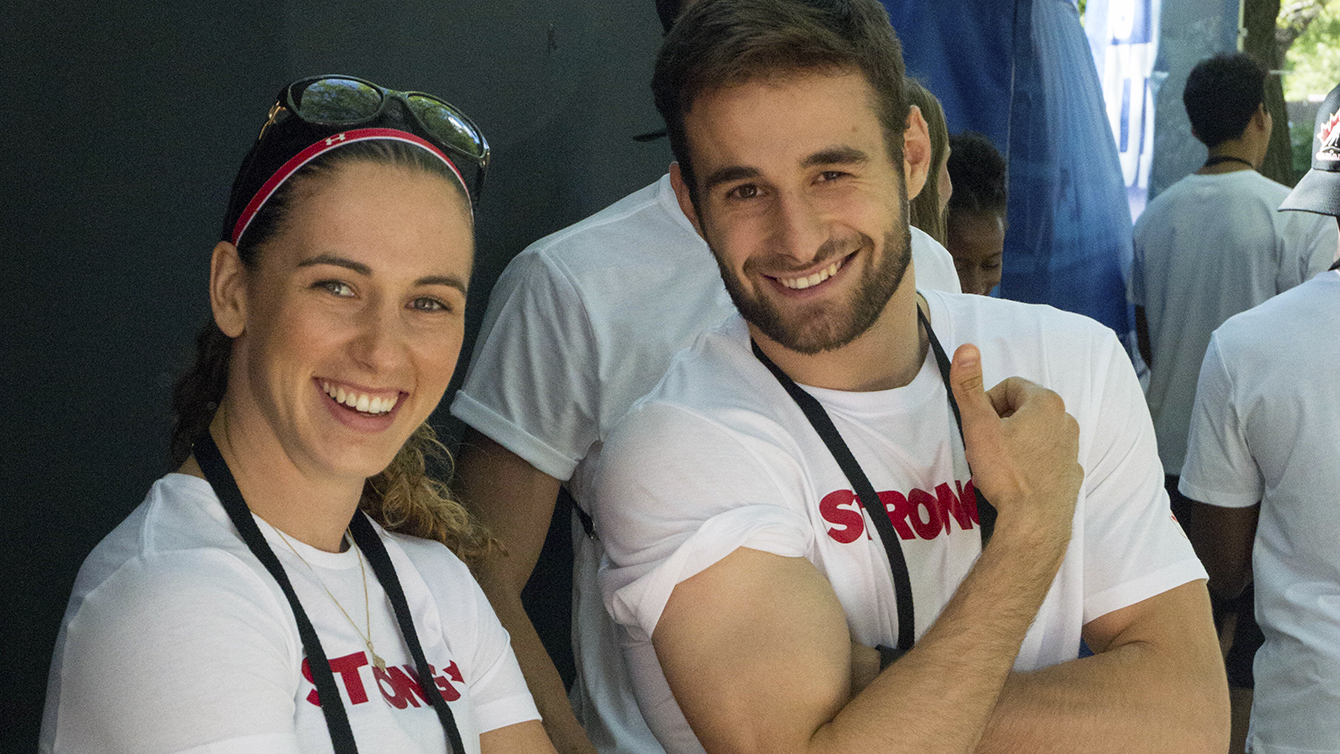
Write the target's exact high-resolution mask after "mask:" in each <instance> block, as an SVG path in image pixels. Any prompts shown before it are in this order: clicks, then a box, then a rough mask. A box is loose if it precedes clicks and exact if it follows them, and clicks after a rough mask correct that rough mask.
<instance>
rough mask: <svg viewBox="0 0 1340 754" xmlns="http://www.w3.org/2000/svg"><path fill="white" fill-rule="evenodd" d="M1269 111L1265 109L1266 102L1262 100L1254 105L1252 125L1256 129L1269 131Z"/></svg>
mask: <svg viewBox="0 0 1340 754" xmlns="http://www.w3.org/2000/svg"><path fill="white" fill-rule="evenodd" d="M1271 125H1272V124H1271V123H1270V111H1268V110H1266V103H1264V102H1262V103H1261V104H1259V105H1257V106H1256V112H1254V113H1252V126H1254V127H1255V128H1257V129H1258V130H1261V131H1265V132H1266V133H1270V126H1271Z"/></svg>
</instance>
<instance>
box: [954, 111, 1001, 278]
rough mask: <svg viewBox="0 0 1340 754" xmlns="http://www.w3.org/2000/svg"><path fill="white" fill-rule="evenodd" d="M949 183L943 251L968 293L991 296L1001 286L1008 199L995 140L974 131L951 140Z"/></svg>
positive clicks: (955, 135)
mask: <svg viewBox="0 0 1340 754" xmlns="http://www.w3.org/2000/svg"><path fill="white" fill-rule="evenodd" d="M949 149H950V152H949V160H948V164H947V168H948V172H949V178H950V180H951V181H952V182H953V184H954V193H953V196H951V197H950V198H949V214H948V217H947V219H946V225H947V226H948V227H947V240H946V242H945V247H946V248H948V249H949V254H950V255H951V256H953V257H954V269H956V270H957V271H958V279H959V283H960V284H961V285H962V286H963V292H964V293H976V294H978V295H981V296H987V295H990V293H991V291H992V290H993V289H994V288H995V287H996V286H997V285H1000V268H1001V260H1002V259H1003V257H1004V255H1005V229H1006V227H1007V223H1006V219H1005V211H1006V206H1007V203H1008V199H1009V196H1008V194H1007V189H1006V187H1007V186H1008V185H1009V184H1008V177H1007V175H1006V169H1005V158H1004V157H1002V156H1001V154H1000V152H999V151H998V150H997V149H996V146H995V145H994V144H992V143H991V140H990V139H988V138H987V137H985V136H983V135H982V134H979V133H976V132H973V131H964V132H963V133H959V134H954V135H953V136H951V137H949Z"/></svg>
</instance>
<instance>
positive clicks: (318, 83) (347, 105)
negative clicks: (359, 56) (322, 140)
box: [256, 76, 489, 203]
mask: <svg viewBox="0 0 1340 754" xmlns="http://www.w3.org/2000/svg"><path fill="white" fill-rule="evenodd" d="M393 101H394V102H398V103H400V105H401V109H402V110H403V112H404V113H405V114H406V115H407V116H408V118H409V119H412V120H413V122H414V124H415V125H417V126H418V127H419V129H420V130H421V131H422V132H423V134H422V135H424V136H426V137H427V138H428V139H430V140H431V141H432V142H433V143H435V144H436V145H438V146H440V147H442V148H443V149H445V150H446V151H448V152H449V153H451V154H453V155H456V156H458V157H464V158H466V159H467V160H469V161H470V162H471V163H472V164H473V165H474V166H475V177H474V182H473V183H474V186H473V187H472V188H471V190H470V198H471V201H473V202H476V203H477V202H478V201H479V191H480V189H481V188H483V186H484V174H485V173H486V172H487V171H488V165H489V144H488V141H486V140H485V139H484V134H483V132H481V131H480V130H479V127H478V126H476V125H475V124H474V121H472V120H470V118H469V117H468V116H466V114H465V113H463V112H461V111H460V110H458V109H457V108H456V107H455V106H453V105H452V104H451V103H449V102H446V101H445V100H442V99H439V98H437V97H434V96H433V95H431V94H425V93H424V92H400V91H396V90H394V89H387V88H385V87H382V86H378V85H377V84H374V83H372V82H371V81H367V80H366V79H360V78H356V77H354V76H310V77H308V78H305V79H299V80H297V81H295V82H293V83H291V84H289V85H288V86H286V87H284V89H283V91H281V92H280V93H279V97H278V99H277V101H276V102H275V104H274V106H273V107H271V108H270V117H269V119H268V120H267V121H266V122H265V126H264V127H262V128H261V133H260V135H259V136H257V137H256V139H257V141H260V140H261V139H263V138H265V132H266V130H268V129H269V127H270V126H271V125H273V124H274V123H277V122H278V119H279V118H281V116H282V114H283V113H284V112H287V113H288V114H289V117H296V118H298V119H299V120H301V121H303V122H304V123H308V124H311V125H315V126H323V127H331V128H353V127H356V126H362V125H366V124H369V123H372V122H373V121H376V120H378V119H379V118H381V117H382V116H383V115H384V114H385V112H386V106H387V104H388V103H390V102H393Z"/></svg>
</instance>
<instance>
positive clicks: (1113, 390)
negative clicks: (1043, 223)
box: [1080, 332, 1206, 623]
mask: <svg viewBox="0 0 1340 754" xmlns="http://www.w3.org/2000/svg"><path fill="white" fill-rule="evenodd" d="M1091 370H1092V372H1091V373H1092V374H1093V375H1095V378H1094V379H1095V383H1094V385H1093V394H1092V398H1091V400H1093V401H1097V406H1096V410H1097V417H1096V420H1095V421H1093V422H1092V423H1091V424H1089V426H1091V427H1092V429H1091V430H1089V433H1088V437H1087V438H1084V437H1082V438H1081V459H1080V462H1081V465H1082V466H1083V467H1084V490H1085V511H1084V530H1083V532H1084V533H1083V547H1084V558H1083V562H1084V584H1085V588H1084V622H1085V623H1088V622H1089V621H1092V620H1094V619H1095V618H1098V617H1101V616H1103V615H1106V614H1107V613H1110V612H1112V611H1114V610H1118V609H1121V608H1123V607H1127V606H1129V605H1133V604H1135V603H1137V602H1140V601H1143V600H1145V599H1148V598H1150V597H1153V596H1155V595H1157V594H1161V593H1163V592H1165V591H1167V590H1169V589H1172V588H1174V587H1176V586H1180V585H1181V584H1185V583H1187V582H1189V581H1194V580H1196V579H1203V578H1205V577H1206V576H1205V569H1204V568H1203V567H1202V566H1201V564H1200V561H1199V560H1198V559H1197V558H1196V555H1195V552H1194V551H1193V550H1192V549H1191V543H1190V542H1189V541H1188V540H1187V538H1186V536H1185V535H1184V534H1183V533H1182V529H1181V527H1180V526H1179V525H1178V524H1177V522H1176V520H1175V519H1173V517H1172V512H1171V510H1170V508H1169V505H1168V494H1167V492H1166V491H1165V489H1164V486H1163V484H1164V479H1163V466H1162V464H1161V463H1160V462H1159V457H1158V446H1157V445H1156V443H1155V440H1154V426H1153V422H1152V421H1151V420H1150V417H1149V411H1148V409H1147V408H1146V407H1145V399H1144V395H1143V393H1142V392H1141V390H1140V384H1139V382H1138V381H1137V379H1136V377H1135V372H1134V370H1133V369H1132V367H1131V364H1130V361H1129V359H1127V358H1126V355H1125V352H1124V351H1122V350H1121V347H1120V345H1118V343H1117V341H1116V338H1115V337H1114V336H1112V335H1111V333H1110V332H1108V333H1106V334H1105V336H1104V338H1103V339H1102V341H1101V344H1097V345H1095V347H1094V350H1093V356H1092V366H1091ZM1081 426H1082V427H1083V426H1085V422H1084V421H1083V420H1082V419H1081Z"/></svg>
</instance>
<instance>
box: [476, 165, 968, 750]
mask: <svg viewBox="0 0 1340 754" xmlns="http://www.w3.org/2000/svg"><path fill="white" fill-rule="evenodd" d="M912 258H913V268H914V275H915V276H916V280H917V281H918V283H919V284H920V287H923V288H926V287H930V288H943V289H945V290H953V291H956V292H957V291H958V290H959V281H958V274H957V273H956V272H955V271H954V259H953V257H951V256H950V255H949V252H948V251H946V250H945V248H944V247H943V246H940V245H939V244H938V243H936V242H935V241H934V240H933V239H931V237H930V236H928V235H926V234H925V233H923V232H922V231H920V230H918V229H917V228H912ZM734 313H735V305H734V304H732V303H731V300H730V297H729V296H728V295H727V293H726V288H725V286H724V285H723V284H722V282H721V273H720V271H719V270H718V268H717V265H716V261H715V260H714V259H713V257H712V252H711V251H710V250H709V249H708V248H707V244H706V243H704V242H703V240H702V239H701V238H700V237H699V236H698V234H697V232H696V231H694V229H693V225H692V224H690V223H689V220H688V218H687V217H685V216H684V213H683V212H682V211H681V210H680V208H679V204H678V202H677V201H676V200H675V193H674V190H673V189H672V188H671V186H670V176H668V175H666V176H662V177H661V179H660V180H659V181H657V182H656V183H653V184H652V185H650V186H647V187H645V188H643V189H641V190H639V191H636V192H634V193H633V194H630V195H629V196H627V197H624V198H623V199H621V200H619V201H618V202H616V203H615V204H613V205H611V206H609V207H607V208H605V209H603V210H601V211H600V212H598V213H596V214H595V215H592V216H591V217H588V218H586V219H585V220H582V221H581V222H579V223H577V224H575V225H573V226H571V227H568V228H566V229H564V230H561V231H559V232H557V233H554V234H553V235H550V236H546V237H545V238H542V239H540V240H539V241H536V242H535V243H534V244H531V245H530V246H529V247H527V248H526V250H525V251H523V252H521V253H520V254H518V255H517V256H516V258H514V259H513V260H512V261H511V262H510V263H509V264H508V265H507V269H506V270H504V271H503V274H502V276H501V277H499V278H498V282H497V284H496V285H495V286H494V288H493V293H492V295H491V296H490V298H489V305H488V310H487V312H486V313H485V315H484V322H483V325H482V326H481V328H480V332H479V340H478V342H477V345H476V347H475V352H474V355H473V357H472V358H471V360H470V367H469V371H468V372H467V373H466V378H465V383H464V385H463V386H462V387H461V390H460V392H458V393H457V394H456V397H455V399H454V400H453V402H452V404H451V413H452V415H454V416H456V417H457V418H459V419H461V420H462V421H464V422H465V423H466V424H469V425H470V426H471V427H474V428H475V429H476V430H478V431H479V432H481V433H483V434H484V435H486V436H488V437H489V438H491V439H492V440H494V441H495V442H497V443H499V444H500V445H502V446H503V447H505V448H507V449H508V450H509V451H511V452H513V453H515V454H516V455H518V456H520V457H521V458H523V459H525V460H526V461H527V462H528V463H530V464H531V465H532V466H534V467H535V468H536V469H539V470H540V471H542V472H544V473H545V474H548V475H549V476H552V477H554V478H556V479H561V480H565V482H566V484H567V487H568V491H569V492H570V493H571V494H572V497H573V499H574V500H576V501H577V504H578V505H579V506H581V507H582V508H583V509H584V510H588V511H589V510H590V509H591V501H592V494H591V482H592V477H593V475H594V472H595V469H596V467H597V465H598V462H599V459H600V454H601V446H602V443H603V441H604V439H605V437H606V435H608V434H609V431H610V429H611V428H613V426H614V424H615V422H616V421H618V419H619V417H621V416H622V415H623V413H624V411H626V410H627V409H628V407H629V406H630V405H632V403H633V401H635V400H637V399H638V398H640V397H641V396H642V395H643V394H644V393H646V392H647V391H648V390H650V389H651V388H652V387H653V386H654V385H655V384H656V382H657V380H659V379H660V377H661V375H662V374H663V373H664V372H665V367H666V365H667V364H668V363H669V362H670V357H671V356H673V355H674V353H675V352H676V351H678V350H680V349H681V348H684V347H686V346H688V345H689V344H691V343H692V342H693V339H694V338H695V337H697V336H698V335H699V334H701V333H702V332H704V331H706V330H709V329H711V328H713V327H715V326H716V325H718V324H720V323H721V322H722V321H723V320H724V319H725V318H726V317H727V316H729V315H732V314H734ZM573 539H574V558H575V563H574V567H573V570H574V573H573V621H574V626H573V631H572V636H573V650H574V655H575V659H576V664H577V671H578V672H577V683H576V685H575V686H574V687H573V691H572V702H573V708H574V710H575V711H576V713H577V718H578V720H580V721H581V722H582V724H583V726H584V727H585V728H586V733H587V736H589V737H590V739H591V742H592V743H593V744H594V745H595V746H596V748H597V749H599V750H600V751H602V752H611V751H615V750H618V751H620V752H630V751H632V752H641V751H646V752H657V751H659V750H660V747H659V746H658V745H657V744H656V742H655V740H654V739H653V737H652V735H651V733H650V731H648V730H647V727H646V725H645V724H644V723H643V722H642V720H641V715H640V713H639V712H638V709H637V706H636V704H635V703H634V701H633V697H632V694H631V691H630V688H631V686H630V684H629V681H628V677H627V670H626V668H625V665H624V660H623V657H622V654H621V653H620V652H619V649H618V643H617V642H618V638H617V634H616V633H615V630H614V626H613V624H612V623H610V620H609V617H608V616H607V615H606V614H605V609H604V606H603V604H602V602H601V598H600V593H599V591H598V590H597V588H596V569H597V567H598V566H599V563H600V560H601V555H602V551H601V546H600V543H599V542H598V541H594V540H592V539H590V538H588V537H586V536H585V535H584V533H583V532H582V529H581V527H580V526H579V525H578V524H577V523H576V522H574V524H573Z"/></svg>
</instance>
